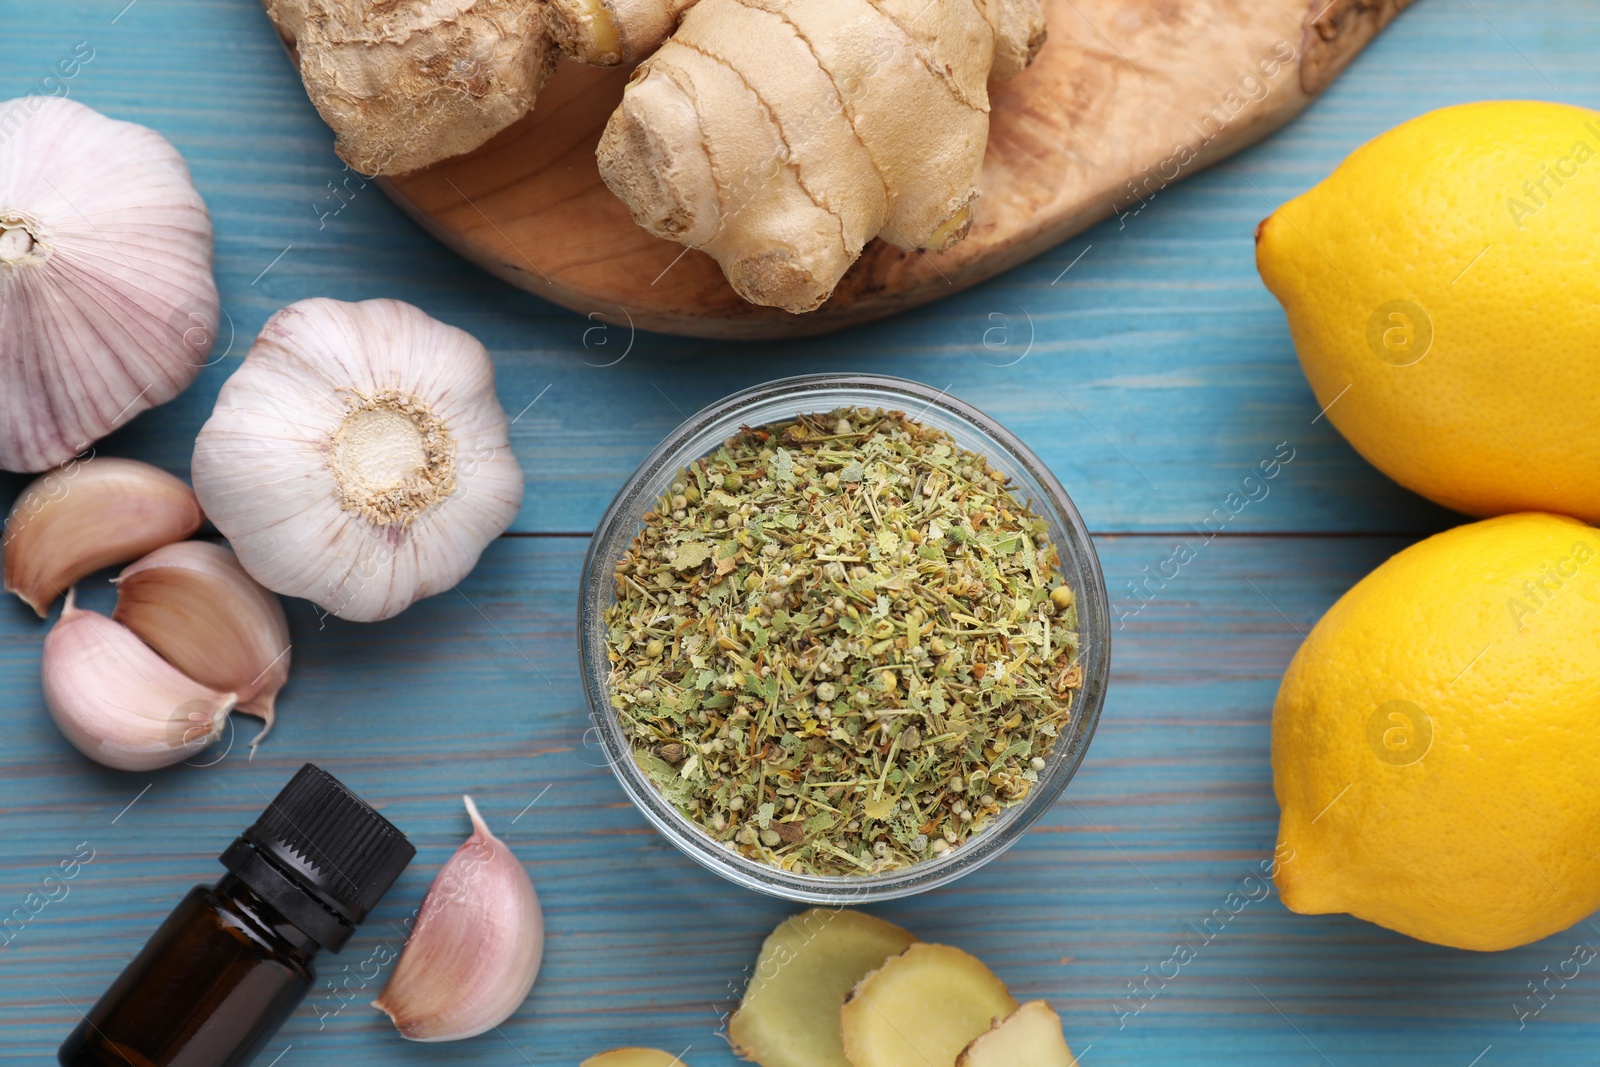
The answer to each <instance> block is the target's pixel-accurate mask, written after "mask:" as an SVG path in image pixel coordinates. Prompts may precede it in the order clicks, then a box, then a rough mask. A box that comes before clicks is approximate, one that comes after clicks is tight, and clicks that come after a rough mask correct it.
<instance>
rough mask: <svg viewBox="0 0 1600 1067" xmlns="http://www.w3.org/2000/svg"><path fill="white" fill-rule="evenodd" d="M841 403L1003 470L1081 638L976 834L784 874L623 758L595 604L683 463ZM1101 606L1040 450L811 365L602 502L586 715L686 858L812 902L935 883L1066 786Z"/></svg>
mask: <svg viewBox="0 0 1600 1067" xmlns="http://www.w3.org/2000/svg"><path fill="white" fill-rule="evenodd" d="M840 407H870V408H885V409H889V410H899V411H903V412H905V413H906V414H907V415H908V416H910V417H911V418H913V419H915V420H917V421H918V422H921V423H924V424H925V425H929V426H934V427H937V428H939V429H941V430H944V431H945V432H947V433H949V434H950V436H951V437H953V438H955V440H956V441H957V443H959V444H960V445H961V446H962V447H963V448H966V449H970V450H972V451H974V452H977V453H979V454H981V455H983V456H985V457H986V458H987V459H988V460H989V462H990V463H991V464H992V465H993V466H994V467H995V468H996V469H998V470H999V471H1000V472H1001V473H1003V474H1006V475H1008V476H1009V477H1010V478H1011V479H1012V490H1013V492H1015V493H1017V495H1018V496H1019V497H1021V498H1022V499H1024V500H1027V501H1029V502H1030V504H1031V506H1032V507H1033V510H1034V512H1035V513H1036V514H1037V515H1039V516H1040V517H1041V518H1043V519H1044V520H1045V521H1046V522H1047V523H1048V524H1049V527H1050V537H1051V540H1052V541H1053V542H1054V544H1055V546H1056V548H1057V550H1058V551H1059V553H1060V555H1061V568H1062V572H1063V576H1064V577H1065V579H1066V581H1067V584H1068V585H1070V586H1071V587H1072V590H1073V592H1074V593H1075V594H1076V597H1077V606H1078V630H1079V634H1080V637H1081V639H1082V645H1081V646H1080V650H1079V660H1078V662H1079V663H1080V664H1081V665H1082V667H1083V687H1082V688H1081V689H1080V690H1079V692H1078V701H1077V704H1076V706H1075V707H1074V709H1073V719H1072V727H1071V729H1070V730H1069V731H1067V732H1065V733H1063V734H1062V735H1061V736H1060V737H1059V738H1058V739H1057V740H1056V744H1055V747H1054V749H1053V750H1052V751H1051V754H1050V756H1049V762H1048V763H1047V765H1046V767H1045V769H1044V770H1043V771H1041V772H1040V774H1039V781H1038V782H1037V783H1036V784H1035V786H1034V788H1033V789H1032V790H1031V791H1030V792H1029V793H1028V795H1027V796H1026V797H1024V798H1023V799H1022V800H1021V801H1019V802H1018V803H1016V804H1014V805H1012V806H1011V807H1009V808H1006V809H1005V810H1003V811H1002V812H1001V813H1000V814H999V815H997V816H996V817H995V818H994V820H993V822H992V823H991V824H990V825H989V827H988V828H986V829H985V830H984V831H982V832H981V833H979V834H977V835H975V836H973V837H972V838H971V839H969V840H968V841H967V842H966V843H965V844H963V845H961V846H960V847H959V848H955V849H952V850H951V851H949V852H947V853H945V854H944V855H943V856H939V857H937V858H934V859H928V860H924V861H922V862H920V863H917V864H914V865H912V866H910V867H905V868H901V869H900V870H895V871H888V872H884V873H882V874H871V875H843V876H823V875H808V874H795V873H791V872H789V871H784V870H780V869H778V868H776V867H771V866H768V865H767V864H764V863H759V862H756V861H755V860H750V859H747V858H745V857H744V856H742V855H740V854H739V853H737V852H735V851H733V850H732V849H731V848H730V847H729V846H726V845H723V844H722V843H720V842H718V841H715V840H713V839H712V838H711V837H710V835H708V834H707V833H705V832H704V831H703V830H701V829H700V827H699V826H698V825H696V824H695V823H694V822H693V821H692V820H691V819H689V818H688V817H687V816H685V815H683V814H681V813H680V812H679V811H678V810H677V809H676V808H674V807H673V806H672V804H671V802H669V801H668V800H667V799H666V798H665V797H663V796H662V795H661V794H660V793H659V792H657V791H656V788H655V786H654V785H653V784H652V783H651V782H650V779H649V778H648V777H646V776H645V774H644V772H643V771H641V770H640V769H639V768H638V765H637V764H635V763H634V761H633V756H632V753H631V751H630V749H629V743H628V738H627V737H626V736H625V735H624V733H623V729H622V724H621V722H620V721H619V718H618V716H617V714H616V712H615V711H614V710H613V709H612V707H611V700H610V696H611V694H610V688H609V685H608V678H609V675H610V663H609V661H608V660H607V658H606V625H605V612H606V609H607V608H609V607H610V606H611V604H612V603H613V602H614V600H615V590H614V589H613V579H612V574H613V571H614V569H615V567H616V564H617V561H618V560H619V559H621V557H622V554H623V552H624V551H626V550H627V548H628V546H629V545H630V544H631V543H632V541H633V539H634V537H635V536H636V535H637V534H638V532H639V530H640V529H641V528H642V526H643V523H644V514H645V512H646V511H649V510H650V509H651V508H652V507H653V506H654V505H655V503H656V501H657V500H659V499H660V497H661V494H662V493H663V492H664V491H665V490H666V488H667V487H668V486H669V485H671V484H672V480H673V478H674V477H676V476H677V474H678V472H679V471H681V470H682V469H683V468H684V467H685V466H687V465H689V464H690V463H692V462H694V461H695V460H697V459H700V458H702V457H704V456H706V455H709V454H710V453H712V452H714V451H715V450H716V449H717V448H718V447H719V446H721V445H722V443H723V441H724V440H726V439H727V438H728V437H730V436H732V435H733V434H735V433H737V432H738V430H739V428H740V427H741V426H762V425H766V424H769V423H774V422H782V421H784V420H787V419H792V418H794V417H795V416H796V415H801V414H808V413H813V412H826V411H831V410H833V409H834V408H840ZM1109 622H1110V610H1109V607H1108V605H1107V601H1106V587H1105V579H1104V578H1103V577H1102V576H1101V573H1100V560H1099V558H1098V557H1097V556H1096V555H1095V551H1094V545H1093V544H1092V543H1091V541H1090V539H1089V531H1088V530H1087V529H1086V528H1085V527H1084V524H1083V519H1082V518H1081V517H1080V516H1079V515H1078V509H1077V508H1075V507H1074V506H1073V504H1072V501H1071V500H1070V499H1069V498H1068V497H1067V494H1066V491H1065V490H1064V489H1062V488H1061V483H1060V482H1058V481H1056V478H1055V476H1054V475H1053V474H1051V473H1050V470H1049V468H1047V467H1046V466H1045V465H1044V464H1043V463H1042V462H1040V461H1039V458H1038V457H1037V456H1035V455H1034V454H1033V453H1032V452H1031V451H1029V450H1028V448H1027V446H1026V445H1024V444H1023V443H1022V442H1021V441H1019V440H1017V439H1016V438H1015V437H1013V436H1012V435H1011V434H1010V433H1009V432H1007V431H1006V429H1005V428H1004V427H1002V426H1000V425H999V424H998V423H996V422H995V421H994V420H993V419H990V418H989V417H988V416H987V415H985V414H984V413H983V412H981V411H979V410H978V409H977V408H974V407H972V406H971V405H969V404H965V403H963V402H962V401H960V400H957V399H955V398H954V397H952V396H949V395H947V394H946V393H943V392H939V391H935V390H933V389H930V388H928V387H927V386H925V385H922V384H919V383H917V382H911V381H906V380H905V379H902V378H891V377H886V376H881V375H845V376H840V375H831V374H815V375H805V376H801V377H795V378H783V379H780V380H778V381H774V382H768V383H767V384H765V385H758V386H755V387H754V388H751V389H746V390H744V391H743V392H739V393H735V394H733V395H732V396H730V397H727V398H725V399H723V400H719V401H718V402H717V403H715V404H712V405H711V406H710V407H708V408H706V409H705V410H703V411H701V412H699V413H698V414H696V415H694V416H693V417H691V418H690V419H689V420H688V421H686V422H685V423H684V424H683V425H682V426H679V427H678V428H677V429H676V430H674V431H673V432H672V433H671V434H670V435H669V436H668V437H667V439H666V440H665V441H663V442H662V443H661V444H660V445H659V446H658V447H657V448H656V450H655V451H654V452H652V453H650V456H649V457H648V458H647V459H646V460H645V461H644V463H643V464H641V465H640V467H639V469H638V470H637V471H635V472H634V475H633V477H632V478H630V479H628V483H627V484H626V485H624V486H623V487H622V491H621V492H620V493H618V494H617V498H616V499H615V500H613V501H612V502H611V506H610V507H609V508H607V509H606V513H605V516H604V518H602V519H601V520H600V527H599V529H598V530H597V531H596V532H595V535H594V539H593V540H592V541H591V542H590V544H589V554H588V557H587V558H586V559H585V560H584V565H583V584H582V588H581V591H580V594H579V602H578V646H579V654H580V655H581V657H582V659H583V672H584V687H585V689H586V691H587V693H588V697H589V708H590V714H591V715H592V716H593V718H594V725H595V727H596V732H597V733H598V735H599V737H600V741H601V745H602V748H603V750H604V752H605V755H606V761H607V762H608V763H609V764H610V765H611V769H612V771H613V772H615V773H616V776H617V780H618V781H619V782H621V783H622V788H623V790H624V791H625V792H626V793H627V794H628V796H629V798H631V799H632V800H633V802H634V804H635V805H637V806H638V808H639V810H640V811H642V812H644V815H645V817H646V818H647V819H649V820H650V822H651V823H653V824H654V825H655V827H656V829H657V830H660V831H661V833H662V834H663V835H665V836H666V838H667V840H668V841H671V842H672V843H673V844H674V845H676V846H677V847H678V848H679V849H681V850H682V851H683V852H685V853H686V854H688V856H689V857H690V858H691V859H693V860H695V861H696V862H697V863H700V864H702V865H704V866H706V867H708V868H710V869H711V870H713V871H715V872H716V873H718V874H720V875H722V876H723V877H724V878H727V879H728V880H729V881H732V882H737V883H738V884H739V885H742V886H745V887H746V888H748V889H754V890H757V891H759V892H762V893H768V894H771V895H773V896H778V897H785V898H787V899H789V900H798V901H808V902H812V903H820V904H841V905H842V904H849V903H865V902H867V901H873V900H889V899H892V898H894V897H903V896H907V895H909V894H912V893H920V892H922V891H923V890H927V889H932V888H934V887H935V886H940V885H944V884H946V883H947V882H950V881H953V880H954V879H956V878H959V877H961V876H962V875H964V874H967V873H969V872H971V871H974V870H976V869H977V868H979V867H981V866H983V865H984V864H985V863H988V862H989V861H990V860H992V859H994V858H995V857H996V856H998V855H999V854H1000V853H1002V852H1004V851H1005V850H1006V849H1007V848H1008V847H1010V846H1011V845H1012V843H1014V842H1015V841H1016V840H1017V838H1018V837H1020V836H1021V835H1022V833H1023V831H1025V830H1026V829H1027V828H1028V827H1029V826H1030V825H1031V824H1032V823H1033V822H1034V820H1035V819H1037V818H1039V816H1040V815H1043V814H1044V812H1045V810H1046V809H1048V808H1049V807H1050V805H1051V804H1053V803H1054V802H1055V799H1056V797H1057V796H1059V795H1060V793H1061V791H1062V790H1063V789H1064V788H1066V785H1067V783H1068V782H1069V781H1071V780H1072V776H1073V774H1074V773H1075V772H1076V771H1077V769H1078V764H1080V763H1081V762H1083V757H1084V753H1085V752H1086V751H1087V750H1088V747H1089V739H1090V738H1091V737H1092V736H1093V734H1094V728H1095V724H1096V722H1098V721H1099V718H1100V706H1101V704H1102V703H1103V702H1104V699H1105V689H1106V680H1107V674H1108V672H1109V669H1110V663H1111V628H1110V625H1109Z"/></svg>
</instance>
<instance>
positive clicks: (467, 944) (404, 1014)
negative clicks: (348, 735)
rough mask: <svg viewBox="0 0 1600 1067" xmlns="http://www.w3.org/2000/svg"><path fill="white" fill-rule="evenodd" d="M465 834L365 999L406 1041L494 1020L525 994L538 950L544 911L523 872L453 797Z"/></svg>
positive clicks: (489, 1025) (440, 1037) (460, 1032)
mask: <svg viewBox="0 0 1600 1067" xmlns="http://www.w3.org/2000/svg"><path fill="white" fill-rule="evenodd" d="M461 799H462V800H464V801H466V804H467V815H468V816H469V817H470V818H471V819H472V836H471V837H469V838H467V840H466V841H465V842H464V843H463V844H462V846H461V847H460V848H459V849H457V850H456V853H455V855H453V856H451V857H450V860H449V862H447V863H446V864H445V865H444V866H443V867H441V868H440V869H439V873H438V874H437V875H436V876H435V877H434V879H433V884H432V885H431V886H429V887H428V895H427V896H426V897H424V898H423V900H422V908H421V910H420V912H419V913H418V915H417V921H416V925H415V926H414V927H413V928H412V931H411V937H410V939H409V940H408V941H406V945H405V948H404V949H402V950H401V952H400V962H399V963H397V964H395V968H394V973H393V974H392V975H390V976H389V981H388V984H387V985H385V986H384V987H383V993H382V994H381V995H380V996H379V997H378V999H377V1000H375V1001H373V1002H372V1004H373V1007H375V1008H378V1009H379V1010H381V1011H383V1012H385V1013H387V1014H388V1016H389V1018H390V1020H391V1021H392V1022H393V1023H394V1025H395V1027H396V1029H398V1030H399V1031H400V1036H401V1037H405V1038H409V1039H410V1040H412V1041H455V1040H458V1039H460V1038H464V1037H473V1036H475V1035H477V1034H481V1033H483V1032H484V1031H485V1030H490V1029H493V1028H494V1027H496V1026H499V1025H500V1024H501V1023H502V1022H504V1021H505V1020H506V1019H507V1018H509V1017H510V1016H511V1013H512V1012H514V1011H516V1010H517V1007H518V1006H519V1005H521V1003H522V1002H523V1001H524V1000H525V999H527V996H528V991H529V990H530V989H532V988H533V980H534V979H535V978H537V977H538V976H539V961H540V959H541V958H542V957H543V955H544V913H543V912H542V911H541V910H540V908H539V896H538V894H537V893H535V892H534V890H533V883H532V882H531V881H529V879H528V872H527V871H525V870H523V868H522V864H521V863H519V862H517V858H516V857H515V856H513V855H512V854H511V850H510V849H508V848H506V846H505V844H504V842H502V841H501V840H500V839H499V838H497V837H495V836H494V835H493V834H491V833H490V832H489V828H488V827H487V826H485V825H484V822H483V817H482V816H481V815H479V814H478V806H477V805H476V804H474V803H473V802H472V798H471V797H462V798H461Z"/></svg>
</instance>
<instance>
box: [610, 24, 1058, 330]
mask: <svg viewBox="0 0 1600 1067" xmlns="http://www.w3.org/2000/svg"><path fill="white" fill-rule="evenodd" d="M1043 19H1044V16H1043V12H1042V10H1041V9H1040V7H1039V3H1038V0H700V2H699V3H698V4H696V5H695V6H693V7H691V8H690V9H689V10H688V12H687V13H686V14H685V15H684V17H683V21H682V23H681V24H680V25H679V27H678V29H677V31H676V33H674V34H673V36H672V37H671V38H669V39H668V40H667V41H666V43H665V44H663V45H662V46H661V48H660V50H659V51H657V52H656V53H655V55H653V56H652V57H651V58H650V59H648V60H646V61H645V63H644V64H643V65H642V66H640V68H639V70H638V71H637V72H636V73H635V75H634V78H633V80H632V82H630V84H629V85H628V88H627V91H626V93H625V94H624V96H623V100H622V104H621V106H620V107H619V108H618V109H617V111H616V112H615V113H614V114H613V115H612V117H611V121H610V122H609V123H608V124H607V126H606V129H605V133H604V134H603V135H602V137H601V139H600V146H599V149H598V153H597V154H598V157H599V162H600V174H601V177H602V178H604V179H605V182H606V184H607V185H608V186H610V188H611V189H612V191H613V192H615V193H616V194H617V196H618V197H620V198H621V199H622V201H623V202H624V203H626V204H627V205H628V208H629V210H630V211H632V213H633V217H634V220H635V221H637V222H638V223H639V224H640V225H641V226H643V227H645V228H646V229H648V230H649V231H651V232H652V233H654V234H656V235H658V236H661V237H665V238H668V239H670V240H674V241H677V242H679V243H681V244H685V245H688V246H689V247H691V248H700V249H704V250H705V251H706V252H708V253H710V254H711V255H712V256H713V257H714V258H715V259H716V260H717V261H718V262H719V263H720V264H721V265H722V269H723V272H724V273H725V274H726V275H727V277H728V281H729V283H730V284H732V286H733V288H734V289H735V291H737V292H738V293H739V295H740V296H742V297H744V298H745V299H746V300H749V301H751V302H753V303H757V304H767V305H772V306H775V307H780V308H783V309H784V310H786V311H790V312H796V313H798V312H804V311H811V310H813V309H815V308H817V307H818V306H820V305H821V304H822V302H823V301H824V300H826V299H827V298H828V296H829V295H830V294H831V293H832V292H833V289H834V287H835V286H836V285H837V284H838V282H839V279H840V278H841V277H843V275H844V273H845V271H846V270H847V269H849V267H850V265H851V264H852V263H854V262H855V260H856V258H857V257H858V256H860V254H861V250H862V248H863V247H864V246H865V245H866V243H867V242H868V241H870V240H871V239H872V238H873V237H877V236H881V237H882V238H883V239H884V240H885V241H888V242H889V243H890V244H893V245H896V246H898V247H901V248H907V249H932V250H935V251H944V250H945V249H947V248H949V247H951V246H952V245H954V244H955V243H957V242H958V241H960V240H961V239H962V238H964V237H965V236H966V235H967V232H968V230H969V229H970V227H971V224H972V213H973V207H974V202H975V201H976V199H977V197H978V177H979V172H980V170H981V169H982V165H983V155H984V149H985V147H986V145H987V142H988V136H989V93H988V82H989V79H990V77H991V75H992V76H995V77H1006V76H1010V75H1014V74H1016V73H1017V72H1019V71H1020V70H1022V69H1023V68H1024V67H1025V66H1027V64H1028V62H1029V61H1030V60H1031V59H1032V57H1033V56H1034V55H1035V54H1036V53H1037V51H1038V49H1039V46H1040V45H1041V44H1042V43H1043V40H1044V21H1043Z"/></svg>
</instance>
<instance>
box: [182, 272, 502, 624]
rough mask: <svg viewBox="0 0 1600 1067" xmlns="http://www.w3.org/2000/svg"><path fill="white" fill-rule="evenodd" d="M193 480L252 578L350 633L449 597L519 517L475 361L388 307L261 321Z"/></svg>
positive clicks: (493, 401)
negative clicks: (341, 621)
mask: <svg viewBox="0 0 1600 1067" xmlns="http://www.w3.org/2000/svg"><path fill="white" fill-rule="evenodd" d="M191 474H192V477H193V479H194V489H195V494H196V495H197V496H198V497H199V498H200V506H201V507H202V508H204V509H205V513H206V515H207V516H208V517H209V518H210V519H211V521H212V522H213V523H215V524H216V527H217V529H219V530H221V531H222V533H223V534H224V536H226V537H227V539H228V541H229V543H230V544H231V545H232V546H233V550H234V552H235V553H236V554H237V555H238V557H239V562H240V563H241V564H243V565H244V569H245V570H246V571H248V572H249V573H250V576H251V577H253V578H254V579H255V580H256V581H258V582H260V583H261V584H262V585H264V586H266V587H267V588H268V589H271V590H273V591H274V592H277V593H282V594H284V595H285V596H297V597H305V598H306V599H308V600H312V601H315V602H316V603H317V604H319V605H321V606H322V607H323V608H325V609H326V610H328V611H329V612H331V613H333V614H335V615H338V616H340V617H341V618H345V619H351V620H354V621H357V622H372V621H376V620H378V619H387V618H389V617H390V616H392V615H396V614H398V613H399V612H401V611H403V610H405V608H406V607H408V606H409V605H410V604H412V603H413V602H414V601H416V600H419V599H421V598H422V597H426V596H432V595H433V594H434V593H439V592H443V591H444V590H446V589H450V588H451V587H453V586H454V585H455V584H456V583H457V582H459V581H460V580H461V579H462V578H464V577H466V575H467V572H468V571H470V570H472V568H473V565H474V564H476V563H477V561H478V556H479V554H481V553H482V551H483V549H484V548H485V547H486V546H487V545H488V544H489V542H490V541H492V540H494V539H495V538H496V537H497V536H499V535H500V533H502V532H503V531H504V530H505V528H506V527H507V526H509V525H510V524H511V520H512V519H513V518H514V517H515V516H516V514H517V509H518V507H520V506H521V503H522V470H521V468H519V467H518V466H517V462H516V459H515V458H514V457H513V456H512V454H511V447H510V442H509V438H508V425H507V422H506V415H505V411H504V410H503V409H502V408H501V407H500V401H499V400H498V399H497V398H496V396H495V392H494V366H493V364H492V363H491V362H490V361H489V354H488V352H486V351H485V350H484V347H483V345H481V344H479V343H478V342H477V341H476V340H475V339H474V338H473V337H472V336H471V335H470V334H468V333H465V332H464V331H462V330H458V329H456V328H455V327H453V326H448V325H446V324H444V323H442V322H439V321H438V320H436V319H433V318H430V317H429V316H428V315H426V314H424V313H423V312H422V311H419V310H418V309H417V308H414V307H412V306H411V305H409V304H404V303H401V302H400V301H397V300H367V301H363V302H362V303H358V304H347V303H343V302H341V301H338V300H327V299H314V300H302V301H300V302H299V303H296V304H291V305H290V306H288V307H286V308H284V309H283V310H282V311H280V312H278V313H277V314H276V315H274V316H272V318H271V319H269V320H267V324H266V326H265V327H263V328H262V330H261V334H260V336H259V337H257V338H256V342H255V344H254V345H253V346H252V347H251V349H250V354H249V355H248V356H247V357H246V358H245V360H244V363H243V364H242V365H241V366H240V368H239V369H238V371H236V372H235V373H234V375H233V377H231V378H229V379H228V381H227V382H226V383H225V384H224V385H223V387H222V392H221V394H220V395H219V396H218V397H217V406H216V410H215V411H214V412H213V413H212V415H211V418H210V419H209V420H208V421H207V422H206V424H205V426H204V427H202V428H201V430H200V435H199V437H198V439H196V441H195V447H194V462H193V465H192V470H191Z"/></svg>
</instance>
